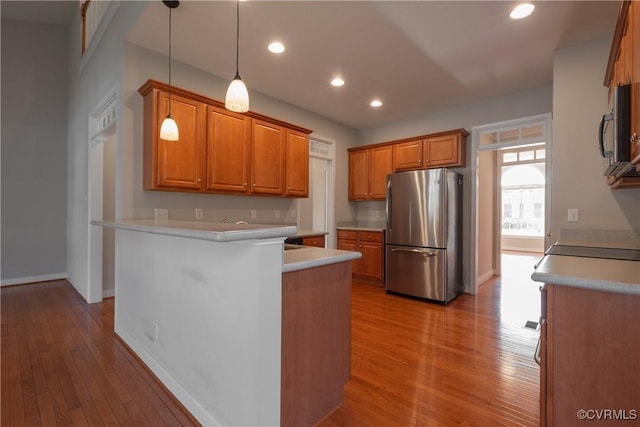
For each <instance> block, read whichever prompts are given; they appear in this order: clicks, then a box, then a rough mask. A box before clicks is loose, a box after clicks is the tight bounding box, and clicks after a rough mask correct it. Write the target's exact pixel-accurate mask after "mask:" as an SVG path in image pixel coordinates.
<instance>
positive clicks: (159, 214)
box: [155, 208, 169, 221]
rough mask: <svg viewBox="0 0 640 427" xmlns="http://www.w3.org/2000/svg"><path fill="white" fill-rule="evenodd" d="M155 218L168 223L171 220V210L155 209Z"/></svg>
mask: <svg viewBox="0 0 640 427" xmlns="http://www.w3.org/2000/svg"><path fill="white" fill-rule="evenodd" d="M155 218H156V220H159V221H166V220H168V219H169V209H157V208H156V209H155Z"/></svg>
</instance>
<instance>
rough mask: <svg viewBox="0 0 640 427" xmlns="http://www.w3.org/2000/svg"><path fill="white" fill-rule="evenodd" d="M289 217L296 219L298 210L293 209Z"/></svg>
mask: <svg viewBox="0 0 640 427" xmlns="http://www.w3.org/2000/svg"><path fill="white" fill-rule="evenodd" d="M289 216H290V217H291V218H295V217H296V210H295V209H291V210H290V211H289Z"/></svg>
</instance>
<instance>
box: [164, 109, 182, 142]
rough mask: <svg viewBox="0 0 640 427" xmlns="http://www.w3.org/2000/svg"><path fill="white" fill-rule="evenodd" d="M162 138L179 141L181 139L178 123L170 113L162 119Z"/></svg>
mask: <svg viewBox="0 0 640 427" xmlns="http://www.w3.org/2000/svg"><path fill="white" fill-rule="evenodd" d="M160 138H161V139H164V140H166V141H177V140H178V139H180V133H179V132H178V125H177V124H176V121H175V120H173V118H172V117H171V115H170V114H169V115H168V116H167V117H166V118H165V119H164V120H163V121H162V126H160Z"/></svg>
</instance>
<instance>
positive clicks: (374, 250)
mask: <svg viewBox="0 0 640 427" xmlns="http://www.w3.org/2000/svg"><path fill="white" fill-rule="evenodd" d="M338 249H342V250H346V251H354V252H360V253H361V254H362V258H359V259H357V260H355V261H353V267H352V273H353V275H354V276H356V277H360V278H365V279H368V280H370V281H373V282H376V283H383V282H384V232H380V231H360V230H338Z"/></svg>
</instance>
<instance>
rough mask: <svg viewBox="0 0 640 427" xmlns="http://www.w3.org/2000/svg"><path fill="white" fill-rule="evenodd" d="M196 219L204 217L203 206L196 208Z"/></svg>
mask: <svg viewBox="0 0 640 427" xmlns="http://www.w3.org/2000/svg"><path fill="white" fill-rule="evenodd" d="M196 219H202V208H196Z"/></svg>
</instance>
